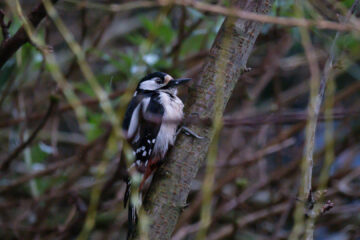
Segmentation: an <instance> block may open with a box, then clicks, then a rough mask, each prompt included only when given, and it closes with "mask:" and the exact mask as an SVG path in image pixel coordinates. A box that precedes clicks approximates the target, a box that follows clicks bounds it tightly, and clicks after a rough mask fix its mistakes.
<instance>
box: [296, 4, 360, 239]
mask: <svg viewBox="0 0 360 240" xmlns="http://www.w3.org/2000/svg"><path fill="white" fill-rule="evenodd" d="M358 4H359V0H356V1H355V2H354V3H353V6H352V7H351V9H350V10H349V12H348V14H347V16H346V20H345V21H346V22H347V21H348V20H349V18H350V16H351V14H352V13H353V11H354V10H355V8H356V7H357V6H358ZM297 10H298V14H300V15H301V16H302V15H303V12H302V6H300V4H299V5H298V7H297ZM300 33H301V39H302V43H303V46H304V49H305V53H306V57H307V60H308V62H309V68H310V73H311V81H310V99H309V106H308V115H309V121H308V123H307V127H306V139H305V150H304V151H305V153H304V155H305V156H304V159H303V164H302V184H301V189H300V199H301V200H302V201H305V206H304V205H303V204H302V203H301V202H300V203H298V204H297V206H296V209H295V214H294V217H295V226H294V227H293V231H292V233H291V235H290V238H289V239H294V240H295V239H299V237H300V235H301V233H302V232H304V234H305V235H304V239H306V240H312V239H313V234H314V228H315V220H316V217H317V216H318V215H319V214H320V211H319V208H321V207H320V204H319V203H317V201H318V199H314V197H313V194H312V183H311V180H312V169H313V155H314V146H315V134H316V126H317V121H318V117H319V112H320V109H321V103H322V100H323V98H324V95H325V90H326V85H327V82H328V81H329V79H330V78H331V75H332V70H333V64H334V61H335V57H336V41H337V39H338V38H339V36H340V33H339V32H337V33H336V35H335V38H334V40H333V42H332V46H331V49H330V55H329V57H328V59H327V61H326V64H325V66H324V70H323V71H322V74H321V76H320V72H319V67H318V64H317V61H316V56H315V55H314V52H315V51H314V49H313V47H312V44H311V40H310V34H309V32H308V30H307V29H305V28H300ZM318 79H319V80H320V85H319V84H318V83H317V81H318ZM333 87H334V86H333V85H331V89H330V90H329V91H333V90H334V89H333ZM331 104H332V101H329V105H328V107H330V108H331V107H332V105H331ZM329 111H330V113H331V109H330V110H328V112H329ZM327 126H328V128H329V132H327V139H328V138H329V137H332V130H331V129H332V127H331V122H330V123H329V122H328V123H327ZM329 134H330V135H329ZM329 147H330V148H332V145H329ZM329 147H327V151H326V162H325V166H324V169H323V171H322V174H321V184H324V183H325V181H326V180H325V179H326V178H325V175H326V174H327V173H325V171H326V170H328V168H329V166H330V164H331V162H332V159H333V157H332V155H333V154H332V153H331V151H332V149H333V148H332V149H329ZM321 186H322V187H323V186H324V185H321ZM305 211H306V212H305ZM305 213H306V215H308V216H309V218H308V220H307V221H306V222H305V224H304V217H305ZM303 227H305V229H303Z"/></svg>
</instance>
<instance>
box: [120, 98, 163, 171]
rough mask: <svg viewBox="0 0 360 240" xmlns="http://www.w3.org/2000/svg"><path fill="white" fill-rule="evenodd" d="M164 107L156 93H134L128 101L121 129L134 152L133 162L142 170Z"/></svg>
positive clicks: (151, 147)
mask: <svg viewBox="0 0 360 240" xmlns="http://www.w3.org/2000/svg"><path fill="white" fill-rule="evenodd" d="M163 114H164V107H163V106H162V105H161V103H160V98H159V95H158V94H152V95H150V96H149V95H144V94H141V95H136V96H135V97H134V98H133V99H132V101H131V102H130V104H129V106H128V109H127V111H126V114H125V119H124V122H123V130H124V132H125V134H126V137H127V139H128V140H129V142H130V143H131V145H132V147H133V150H134V152H135V164H136V167H137V169H138V170H139V171H140V172H144V171H145V169H146V166H147V164H148V161H149V160H150V158H151V156H152V154H153V150H154V145H155V143H156V138H157V135H158V133H159V130H160V127H161V119H162V118H161V117H162V116H163Z"/></svg>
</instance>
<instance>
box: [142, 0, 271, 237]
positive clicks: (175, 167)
mask: <svg viewBox="0 0 360 240" xmlns="http://www.w3.org/2000/svg"><path fill="white" fill-rule="evenodd" d="M235 2H236V4H237V5H239V4H240V3H241V4H242V5H243V8H244V10H246V11H251V12H256V13H261V14H265V13H267V12H268V11H269V9H270V8H271V6H272V2H273V1H271V0H260V1H235ZM261 26H262V24H260V23H258V22H253V21H248V20H242V19H236V20H234V21H231V20H230V19H226V20H225V22H224V23H223V25H222V27H221V29H220V31H219V33H218V35H217V38H216V40H215V42H214V45H213V46H212V48H211V50H210V54H209V57H208V59H207V60H206V63H205V65H204V69H203V72H202V76H201V78H200V79H199V81H198V82H197V85H196V86H194V88H192V89H191V90H190V97H189V99H188V102H190V103H191V104H192V105H191V106H190V107H189V108H187V111H186V112H187V115H190V116H199V117H201V118H210V119H213V118H214V116H215V113H216V111H219V112H220V113H222V112H223V111H224V108H225V105H226V103H227V102H228V100H229V98H230V95H231V92H232V90H233V89H234V86H235V84H236V82H237V80H238V79H239V77H240V76H241V74H242V72H243V71H244V70H245V69H246V62H247V60H248V57H249V55H250V53H251V51H252V48H253V45H254V43H255V40H256V38H257V36H258V34H259V32H260V29H261ZM227 37H228V38H229V44H228V46H226V45H224V44H223V43H224V39H225V38H227ZM222 52H226V53H227V54H224V56H221V53H222ZM220 77H223V79H224V83H223V86H222V89H223V99H222V101H221V102H222V105H221V106H220V107H219V109H220V110H219V109H216V107H215V106H216V105H215V102H216V91H217V86H216V85H217V83H216V79H217V78H220ZM220 115H222V114H220ZM189 127H190V128H191V129H193V130H194V131H195V132H197V133H198V134H200V135H202V136H205V139H203V140H197V139H193V138H190V137H185V136H180V137H179V138H178V140H177V142H176V148H173V149H172V151H171V152H170V153H169V154H168V156H167V158H168V159H167V162H166V163H165V164H164V166H162V167H161V168H160V169H159V170H158V172H157V175H156V176H155V177H154V180H153V183H152V185H151V188H150V190H149V194H148V195H147V198H146V200H145V210H146V211H147V213H148V215H149V216H150V219H151V220H152V224H151V225H150V226H151V227H150V232H149V237H150V239H160V240H162V239H170V236H171V234H172V232H173V230H174V228H175V225H176V222H177V219H178V217H179V215H180V213H181V211H182V208H183V207H184V206H185V205H186V199H187V196H188V194H189V192H190V186H191V182H192V180H193V179H194V178H195V176H196V173H197V171H198V169H199V167H200V165H201V164H202V162H203V160H204V158H205V157H206V155H207V151H208V149H209V146H210V143H211V142H212V140H213V138H214V132H213V131H211V130H210V129H208V128H207V127H205V126H198V125H196V124H190V126H189Z"/></svg>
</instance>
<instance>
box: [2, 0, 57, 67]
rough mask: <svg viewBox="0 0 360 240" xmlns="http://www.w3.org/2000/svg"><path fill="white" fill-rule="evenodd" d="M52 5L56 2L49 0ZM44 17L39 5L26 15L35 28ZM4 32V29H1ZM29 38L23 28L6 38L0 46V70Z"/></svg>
mask: <svg viewBox="0 0 360 240" xmlns="http://www.w3.org/2000/svg"><path fill="white" fill-rule="evenodd" d="M51 1H52V3H54V4H55V3H56V2H57V1H58V0H51ZM45 16H46V11H45V8H44V5H43V4H42V3H39V5H38V6H37V7H35V8H34V9H33V10H32V11H31V13H30V14H29V15H28V19H29V22H30V23H31V25H32V26H34V27H35V28H36V27H37V26H38V25H39V23H40V22H41V20H43V18H44V17H45ZM3 31H4V29H3ZM29 41H30V38H29V37H28V35H27V34H26V31H25V28H24V26H22V27H21V28H20V29H19V30H18V31H17V32H16V33H15V35H14V36H12V37H11V38H8V39H7V40H6V41H4V42H3V43H2V44H1V46H0V69H1V68H2V67H3V66H4V64H5V63H6V61H7V60H9V58H11V56H12V55H13V54H14V53H15V52H16V51H17V50H18V49H19V48H20V47H21V46H22V45H24V44H25V43H27V42H29Z"/></svg>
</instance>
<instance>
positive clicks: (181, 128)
mask: <svg viewBox="0 0 360 240" xmlns="http://www.w3.org/2000/svg"><path fill="white" fill-rule="evenodd" d="M181 130H182V131H184V133H185V134H186V135H188V136H193V137H194V138H197V139H204V137H202V136H199V135H197V134H196V133H195V132H193V131H192V130H191V129H189V128H187V127H185V126H181V127H180V128H179V130H178V131H177V133H176V135H177V134H179V133H180V132H181Z"/></svg>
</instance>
